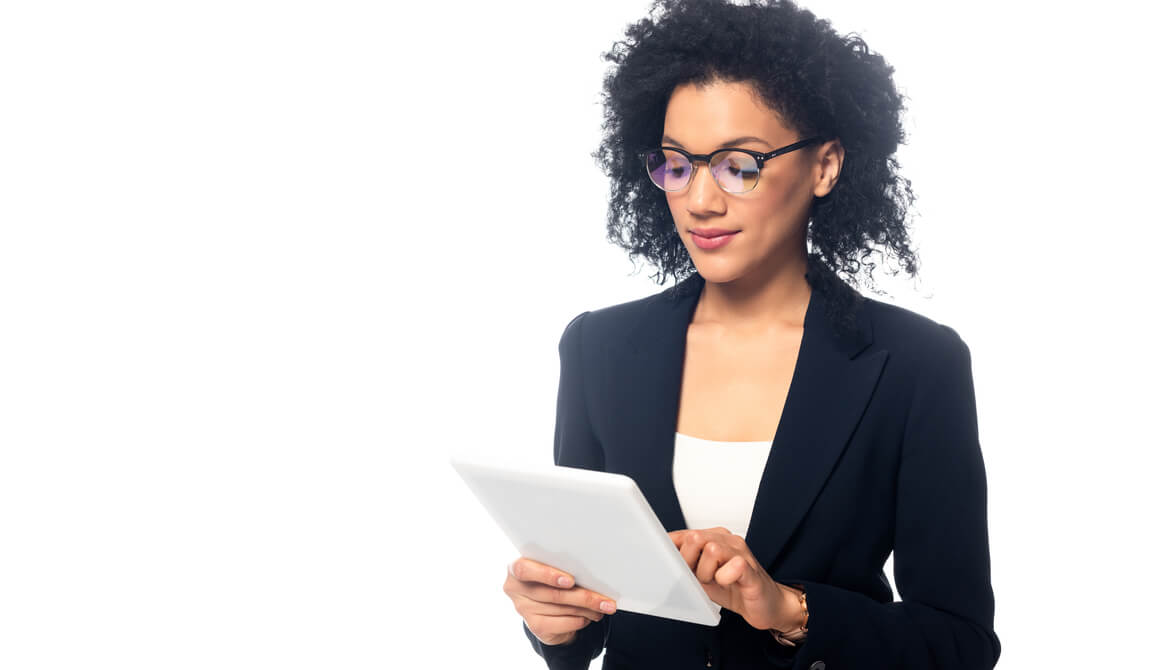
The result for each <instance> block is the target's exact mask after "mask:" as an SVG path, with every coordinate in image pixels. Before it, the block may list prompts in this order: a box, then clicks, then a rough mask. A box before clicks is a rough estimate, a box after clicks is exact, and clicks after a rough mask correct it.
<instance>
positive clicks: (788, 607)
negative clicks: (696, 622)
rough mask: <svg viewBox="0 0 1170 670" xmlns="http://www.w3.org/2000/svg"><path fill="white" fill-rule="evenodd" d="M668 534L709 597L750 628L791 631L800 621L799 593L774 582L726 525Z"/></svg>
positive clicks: (739, 538) (743, 542) (743, 543)
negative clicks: (795, 596) (797, 599)
mask: <svg viewBox="0 0 1170 670" xmlns="http://www.w3.org/2000/svg"><path fill="white" fill-rule="evenodd" d="M667 534H668V535H669V536H670V539H671V540H673V541H674V546H676V547H678V550H679V552H680V553H682V557H683V560H685V561H686V562H687V565H688V566H690V568H691V571H692V572H694V573H695V577H697V578H698V580H699V583H700V584H701V585H702V586H703V590H704V591H706V592H707V597H708V598H710V599H711V600H713V601H715V602H716V603H717V604H719V605H721V606H723V607H726V608H727V609H729V610H731V611H733V612H735V613H737V614H739V615H740V616H742V617H743V619H744V621H746V622H747V623H748V625H750V626H752V627H753V628H757V629H759V630H768V629H769V628H779V629H782V630H787V629H789V628H792V627H793V626H792V622H794V621H797V620H798V619H797V616H798V614H797V612H798V611H799V604H798V603H797V602H796V601H795V600H794V598H793V596H794V594H795V592H794V591H789V590H788V587H784V586H781V585H780V584H777V583H776V582H775V581H773V580H772V578H771V577H770V576H769V575H768V573H767V571H765V570H764V568H763V567H761V566H760V563H759V561H757V560H756V557H755V556H754V555H752V552H751V550H750V549H748V546H747V542H745V541H744V539H743V538H742V537H740V536H738V535H736V534H734V533H732V532H731V531H729V530H727V529H726V528H723V527H722V526H718V527H715V528H706V529H702V530H696V529H690V528H687V529H684V530H676V531H673V532H671V533H667ZM794 606H795V609H794Z"/></svg>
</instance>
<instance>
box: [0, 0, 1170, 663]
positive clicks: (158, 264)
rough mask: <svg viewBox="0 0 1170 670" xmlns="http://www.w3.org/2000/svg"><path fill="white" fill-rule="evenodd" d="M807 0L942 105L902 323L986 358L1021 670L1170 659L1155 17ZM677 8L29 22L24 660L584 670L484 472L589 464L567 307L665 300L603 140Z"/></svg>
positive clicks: (5, 27) (2, 168)
mask: <svg viewBox="0 0 1170 670" xmlns="http://www.w3.org/2000/svg"><path fill="white" fill-rule="evenodd" d="M808 6H809V7H810V8H811V9H812V10H813V11H814V12H816V13H817V14H818V15H820V16H823V17H826V18H828V19H830V20H831V21H832V22H833V24H834V26H835V27H836V28H837V29H838V31H840V32H842V33H844V32H850V31H854V32H858V33H860V34H861V35H862V36H863V37H864V38H865V39H866V41H867V42H868V43H869V45H870V47H871V48H872V49H873V50H875V51H877V52H879V53H881V54H883V55H884V56H885V57H886V58H887V59H888V60H889V61H890V62H891V63H892V64H893V65H894V66H895V68H896V75H895V77H896V81H897V83H898V85H899V87H900V88H901V89H902V91H903V92H904V93H905V94H906V95H907V96H909V100H908V105H909V113H908V115H907V117H906V126H907V131H908V144H907V145H906V146H905V147H904V148H903V149H902V150H900V151H899V158H900V160H901V161H902V163H903V166H904V174H905V175H906V176H907V177H909V178H910V179H911V180H912V182H913V187H914V189H915V191H916V192H917V194H918V195H919V201H918V205H917V212H916V217H915V219H914V230H913V234H914V239H915V242H916V245H917V248H918V250H919V252H920V254H921V257H922V259H923V266H922V274H921V276H920V279H919V281H918V282H917V283H914V282H910V281H906V280H905V279H904V278H903V277H901V276H899V277H897V278H890V277H888V276H884V275H879V279H884V281H883V283H882V285H883V286H884V287H885V288H886V290H887V291H889V292H890V295H889V296H886V297H881V299H884V300H887V301H891V302H895V303H897V304H900V305H903V306H906V307H908V308H910V309H913V310H915V311H918V312H920V313H922V314H925V315H927V316H929V317H931V318H933V319H935V320H937V321H940V322H942V323H945V324H948V325H950V326H952V327H954V328H955V329H956V330H957V331H958V332H959V333H960V335H961V336H962V337H963V339H964V340H965V341H966V342H967V344H968V345H969V347H970V349H971V351H972V357H973V365H974V373H975V383H976V392H977V398H978V406H979V422H980V436H981V442H982V446H983V452H984V457H985V461H986V465H987V469H988V479H989V497H990V508H989V514H990V535H991V552H992V581H993V586H994V588H995V593H996V600H997V603H996V604H997V607H996V626H995V627H996V632H997V633H998V634H999V636H1000V638H1001V641H1002V643H1003V656H1002V658H1001V661H1000V664H999V666H998V667H1002V668H1026V667H1077V668H1079V667H1090V666H1093V665H1098V664H1102V663H1108V664H1110V665H1113V666H1114V667H1124V666H1126V665H1128V664H1135V665H1139V666H1150V665H1151V664H1153V665H1156V664H1157V662H1158V661H1159V660H1160V659H1162V658H1163V656H1164V653H1163V651H1162V647H1163V645H1162V644H1161V640H1160V637H1161V636H1163V635H1164V628H1165V623H1166V620H1165V615H1164V603H1165V601H1166V598H1167V596H1168V595H1170V593H1168V589H1167V584H1166V576H1165V575H1166V572H1165V569H1164V566H1165V565H1167V564H1168V563H1170V560H1168V559H1170V557H1168V556H1167V555H1166V550H1165V548H1164V547H1163V545H1162V544H1161V543H1160V542H1157V540H1162V539H1164V537H1165V531H1164V530H1158V529H1159V528H1163V527H1164V526H1163V524H1164V518H1163V517H1164V512H1165V510H1166V509H1167V496H1166V493H1165V484H1164V472H1165V470H1164V469H1163V468H1162V467H1160V466H1162V465H1163V464H1164V463H1165V458H1164V453H1163V452H1164V450H1165V448H1166V447H1167V439H1166V436H1165V432H1164V430H1163V425H1164V424H1163V419H1164V417H1165V412H1166V410H1165V404H1166V399H1167V398H1166V396H1167V394H1166V393H1165V391H1164V386H1163V384H1164V379H1165V378H1166V373H1167V365H1166V344H1165V342H1166V335H1165V332H1164V331H1163V330H1162V312H1163V311H1164V305H1165V302H1166V300H1165V297H1164V295H1163V293H1164V292H1163V290H1162V286H1161V279H1162V277H1163V276H1164V273H1163V272H1162V271H1161V267H1160V266H1161V264H1162V262H1163V259H1162V255H1163V254H1164V253H1165V251H1166V248H1167V244H1166V243H1167V241H1168V240H1167V235H1166V232H1165V229H1166V225H1167V216H1166V214H1165V210H1164V206H1163V205H1164V196H1165V193H1166V185H1165V177H1166V170H1165V152H1166V150H1167V142H1166V131H1165V129H1164V128H1165V123H1164V120H1165V96H1164V94H1163V93H1162V90H1164V84H1163V83H1162V79H1163V75H1164V70H1165V56H1164V51H1163V50H1162V48H1161V47H1160V46H1159V44H1160V41H1161V39H1162V35H1161V33H1160V32H1158V30H1157V24H1156V22H1155V21H1154V20H1153V17H1152V16H1150V15H1147V14H1146V13H1145V10H1144V6H1145V5H1144V3H1138V2H1114V3H1109V4H1107V5H1100V4H1093V5H1088V4H1086V5H1084V6H1083V7H1082V6H1081V5H1080V3H1063V2H1059V3H1058V2H1051V3H1032V4H1025V5H1022V6H1021V4H1020V3H1008V2H989V3H978V4H970V3H968V4H964V5H954V4H952V3H929V2H883V3H872V2H861V1H848V2H846V1H843V0H841V1H831V0H818V1H816V2H811V3H809V5H808ZM646 7H647V5H646V4H645V3H643V2H635V1H622V2H599V1H594V2H591V3H589V5H588V7H586V5H584V4H569V3H560V2H548V1H547V0H541V1H532V2H522V3H508V4H506V5H498V4H494V3H485V2H466V1H465V2H455V3H451V2H447V3H437V4H435V5H433V6H428V7H427V8H422V7H415V6H403V5H399V4H398V3H375V2H369V3H355V2H328V3H326V2H295V3H292V2H284V3H276V2H270V3H262V2H241V1H233V2H199V3H195V2H187V3H151V2H138V3H132V2H109V3H80V2H75V3H60V2H36V3H32V2H29V3H19V2H12V3H5V4H4V5H2V9H0V667H4V668H13V669H18V668H90V667H93V668H97V667H101V668H107V667H108V668H119V669H129V668H152V669H153V668H210V667H216V668H259V667H280V668H342V667H344V668H402V667H420V668H421V667H429V668H464V667H501V668H504V667H506V668H541V667H544V666H543V662H542V661H541V660H540V659H539V658H538V657H537V656H536V655H535V654H534V653H533V651H532V650H531V648H530V647H529V644H528V641H527V639H525V637H524V635H523V632H522V630H521V621H520V618H519V615H517V614H516V612H515V611H514V610H513V609H512V603H511V601H510V600H509V599H508V598H507V597H506V596H505V595H504V594H503V592H502V590H501V586H502V584H503V581H504V577H505V566H506V564H507V562H508V561H510V560H511V559H513V558H515V557H516V553H515V551H514V550H513V549H512V547H511V546H510V545H509V544H508V543H507V541H506V540H505V539H504V538H503V536H502V534H501V533H500V532H499V531H498V529H497V528H495V527H494V526H493V525H492V523H491V520H490V518H489V517H488V516H487V515H486V513H485V512H484V511H483V510H482V509H481V508H480V507H479V506H478V503H477V502H476V501H475V500H474V498H473V497H472V496H471V494H470V492H469V491H468V490H467V489H466V487H465V486H464V484H463V482H462V480H460V479H459V478H458V476H457V475H456V474H455V473H454V471H453V470H452V469H451V468H450V466H449V464H448V462H447V458H448V456H449V455H450V454H451V453H452V452H454V451H457V450H460V449H466V450H469V451H471V452H473V453H475V454H479V455H484V456H488V457H499V458H501V459H505V458H518V459H525V460H529V461H532V462H551V458H552V451H551V440H552V428H553V420H554V404H555V393H556V384H557V374H558V359H557V349H556V344H557V339H558V337H559V336H560V334H561V331H562V329H563V328H564V326H565V324H566V323H567V322H568V320H569V319H570V318H571V317H572V316H574V315H576V314H577V313H579V312H581V311H583V310H585V309H597V308H600V307H604V306H606V305H610V304H614V303H617V302H623V301H626V300H631V299H634V298H638V297H642V296H644V295H648V294H650V293H653V292H657V291H659V290H661V289H662V288H663V287H661V286H659V285H657V284H655V283H653V282H652V281H651V280H650V279H649V275H650V272H649V270H648V269H647V268H645V267H642V268H641V269H639V268H635V267H634V266H632V265H631V264H630V263H629V262H628V261H627V259H626V258H625V256H624V254H623V253H622V252H621V251H620V250H619V249H617V248H616V247H613V246H611V245H609V244H608V243H606V242H605V239H604V237H605V235H604V216H605V205H606V202H605V197H606V189H607V184H606V182H605V181H604V179H603V177H602V175H601V173H600V170H599V168H597V167H596V166H595V165H594V164H593V163H592V159H591V158H590V157H589V152H590V151H592V150H593V149H594V148H595V147H596V145H597V142H598V140H599V137H600V121H601V108H600V106H599V104H598V102H599V100H600V97H599V96H600V91H601V78H602V75H603V72H604V70H605V67H606V64H605V63H604V61H603V60H602V59H601V57H600V54H601V53H602V52H603V51H605V50H607V49H608V48H609V46H610V44H611V43H612V42H613V41H614V40H617V39H620V38H621V37H622V35H623V33H624V26H625V25H626V24H627V23H628V22H630V21H633V20H635V19H637V18H639V17H641V16H642V15H643V14H644V12H645V9H646ZM523 146H529V147H536V148H538V149H539V151H540V152H541V153H543V154H547V153H548V152H549V151H550V149H553V150H555V152H556V153H557V154H558V155H559V156H560V161H561V163H560V165H561V169H560V170H558V171H555V172H540V171H535V170H532V169H531V167H530V165H528V164H526V163H525V162H524V161H523V159H522V152H521V151H520V150H518V147H523ZM452 155H453V156H454V158H453V159H452V158H451V156H452ZM599 666H600V661H597V662H595V664H594V667H599Z"/></svg>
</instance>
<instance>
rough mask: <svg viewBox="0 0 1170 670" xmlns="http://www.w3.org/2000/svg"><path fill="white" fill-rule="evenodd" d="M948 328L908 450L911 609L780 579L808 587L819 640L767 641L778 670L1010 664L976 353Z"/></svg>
mask: <svg viewBox="0 0 1170 670" xmlns="http://www.w3.org/2000/svg"><path fill="white" fill-rule="evenodd" d="M942 328H943V329H944V331H945V332H946V335H945V336H944V337H943V338H941V339H942V341H943V344H942V345H941V346H940V347H939V350H937V351H936V352H935V355H933V356H929V357H925V358H923V359H922V361H921V365H920V370H919V372H918V383H917V384H916V387H915V390H914V391H913V395H912V399H911V401H910V405H909V411H908V412H909V413H908V415H907V423H906V427H905V434H904V437H903V442H902V452H901V461H900V464H899V470H898V481H897V500H896V515H897V518H896V520H895V529H894V581H895V583H896V584H897V588H898V593H899V594H900V595H901V597H902V600H901V602H892V603H882V602H878V601H875V600H873V599H872V598H870V597H868V596H865V595H863V594H860V593H857V592H854V591H850V590H847V589H843V588H840V587H837V586H833V585H829V584H820V583H815V582H809V581H805V580H800V579H791V580H788V579H778V580H777V581H779V582H782V583H788V584H797V583H799V584H803V585H804V587H805V590H806V592H807V599H806V600H807V606H808V634H807V637H806V638H805V640H804V642H803V643H802V644H799V645H797V646H796V647H787V646H782V645H779V644H777V643H776V642H775V641H774V640H772V639H771V638H770V636H765V637H767V639H766V640H763V643H764V644H765V647H764V652H765V656H766V657H767V658H768V659H769V661H771V663H772V665H773V666H774V667H780V668H798V669H799V670H806V669H807V668H809V667H813V666H814V664H816V662H817V661H821V662H822V663H823V665H819V666H816V667H818V668H819V667H823V668H825V669H826V670H831V669H832V668H868V669H871V670H877V669H879V668H891V669H893V668H904V669H907V670H986V669H989V668H992V667H993V666H994V665H995V663H996V662H997V661H998V659H999V655H1000V641H999V638H998V637H997V636H996V634H995V632H994V631H993V630H992V617H993V613H994V599H993V595H992V589H991V578H990V555H989V548H988V532H987V482H986V472H985V468H984V462H983V455H982V452H981V450H980V446H979V436H978V429H977V425H976V414H975V389H974V384H973V380H972V375H971V353H970V350H969V348H968V347H967V345H966V343H965V342H963V340H962V339H961V338H960V337H959V335H958V333H956V332H955V331H954V330H953V329H951V328H949V327H947V326H942ZM932 349H933V347H932Z"/></svg>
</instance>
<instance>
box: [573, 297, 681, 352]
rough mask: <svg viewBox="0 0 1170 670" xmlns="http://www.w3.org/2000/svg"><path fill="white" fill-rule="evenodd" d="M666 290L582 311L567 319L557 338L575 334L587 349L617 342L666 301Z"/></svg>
mask: <svg viewBox="0 0 1170 670" xmlns="http://www.w3.org/2000/svg"><path fill="white" fill-rule="evenodd" d="M669 291H670V288H666V289H663V290H662V291H659V292H658V293H653V294H651V295H648V296H645V297H642V298H636V299H634V300H627V301H626V302H621V303H617V304H614V305H605V306H602V307H596V308H594V309H589V310H585V311H584V312H581V313H580V314H578V315H577V316H575V317H573V318H572V319H570V320H569V323H568V324H567V325H566V326H565V331H564V334H562V336H561V339H562V341H563V340H564V339H565V338H566V337H576V338H579V339H580V340H582V341H584V342H585V343H586V346H588V347H590V348H593V347H597V346H598V345H609V344H611V343H616V342H620V341H621V338H623V337H625V336H626V335H627V334H628V333H629V331H630V329H631V328H633V326H634V325H635V324H637V323H638V322H639V321H640V320H641V319H642V318H644V317H645V315H646V314H647V312H649V311H652V310H654V309H659V308H661V307H662V306H664V305H665V304H666V303H667V302H668V301H669V300H670V297H669V296H670V294H669ZM586 322H588V323H586Z"/></svg>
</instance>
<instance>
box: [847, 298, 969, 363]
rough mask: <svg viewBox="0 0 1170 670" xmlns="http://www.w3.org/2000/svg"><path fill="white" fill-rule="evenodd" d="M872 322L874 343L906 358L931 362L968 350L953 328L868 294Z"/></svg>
mask: <svg viewBox="0 0 1170 670" xmlns="http://www.w3.org/2000/svg"><path fill="white" fill-rule="evenodd" d="M865 305H866V309H867V311H868V312H869V315H870V321H871V323H872V324H873V339H874V344H875V345H876V346H877V347H878V348H880V349H886V350H887V351H889V352H890V353H891V355H894V356H897V357H899V358H903V359H905V360H913V361H919V362H923V363H929V362H932V361H938V360H939V359H940V358H945V357H947V356H953V355H955V354H956V353H957V352H961V353H963V354H964V355H966V354H968V353H969V352H968V349H967V343H966V342H964V341H963V338H962V337H961V336H960V335H959V333H958V331H956V330H955V329H954V328H952V327H950V326H948V325H946V324H943V323H939V322H938V321H935V320H934V319H931V318H930V317H928V316H925V315H923V314H920V313H918V312H915V311H913V310H910V309H907V308H906V307H902V306H899V305H894V304H892V303H888V302H882V301H881V300H877V299H874V298H871V297H868V296H867V297H865Z"/></svg>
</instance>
